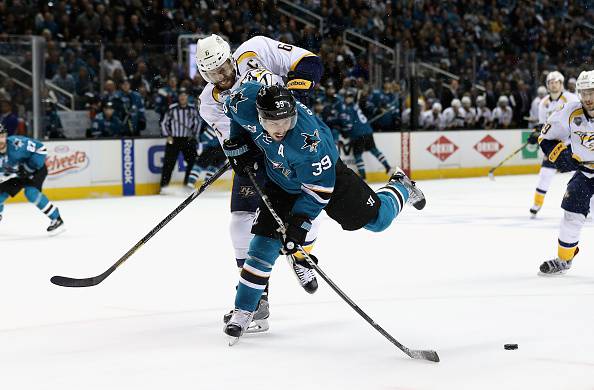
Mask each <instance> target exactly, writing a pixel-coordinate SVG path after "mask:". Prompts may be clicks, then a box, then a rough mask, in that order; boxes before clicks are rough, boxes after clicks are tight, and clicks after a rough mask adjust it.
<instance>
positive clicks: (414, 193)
mask: <svg viewBox="0 0 594 390" xmlns="http://www.w3.org/2000/svg"><path fill="white" fill-rule="evenodd" d="M391 183H400V184H402V185H403V186H404V187H406V189H407V190H408V203H410V204H412V205H413V207H414V208H415V209H417V210H422V209H423V208H424V207H425V205H426V204H427V201H426V199H425V195H424V194H423V191H421V190H420V189H419V188H418V187H417V186H416V182H414V181H413V180H411V179H409V177H408V176H406V175H405V174H404V172H402V171H401V170H397V171H396V172H395V173H394V174H393V175H392V177H390V180H389V181H388V185H390V184H391Z"/></svg>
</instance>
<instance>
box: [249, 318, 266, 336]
mask: <svg viewBox="0 0 594 390" xmlns="http://www.w3.org/2000/svg"><path fill="white" fill-rule="evenodd" d="M268 329H270V325H269V324H268V319H263V320H253V321H252V323H251V324H250V326H249V327H248V328H247V329H246V330H245V331H244V333H262V332H266V331H267V330H268Z"/></svg>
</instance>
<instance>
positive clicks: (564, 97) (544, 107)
mask: <svg viewBox="0 0 594 390" xmlns="http://www.w3.org/2000/svg"><path fill="white" fill-rule="evenodd" d="M579 101H580V99H578V97H577V96H576V95H574V94H573V93H571V92H568V91H563V92H562V93H561V95H560V96H559V98H558V99H557V100H553V98H551V95H547V96H545V97H543V98H542V100H541V101H540V103H538V123H539V124H544V123H545V122H546V121H547V119H548V118H549V117H550V116H551V114H552V113H554V112H555V111H557V110H560V109H561V108H563V106H564V105H565V104H567V103H573V102H579Z"/></svg>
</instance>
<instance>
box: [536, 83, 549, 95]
mask: <svg viewBox="0 0 594 390" xmlns="http://www.w3.org/2000/svg"><path fill="white" fill-rule="evenodd" d="M536 94H537V95H538V97H540V98H543V97H545V95H546V94H547V88H546V87H545V86H544V85H541V86H540V87H538V89H537V90H536Z"/></svg>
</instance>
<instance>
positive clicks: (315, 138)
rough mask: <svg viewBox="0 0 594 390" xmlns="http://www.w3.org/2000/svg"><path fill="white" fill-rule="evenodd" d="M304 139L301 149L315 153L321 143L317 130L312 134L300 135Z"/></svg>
mask: <svg viewBox="0 0 594 390" xmlns="http://www.w3.org/2000/svg"><path fill="white" fill-rule="evenodd" d="M301 135H302V136H303V138H304V140H303V141H304V144H303V146H302V147H301V149H307V148H309V151H310V152H312V153H313V152H317V151H318V144H319V143H320V141H321V138H320V132H319V131H318V129H315V130H314V132H313V134H307V133H301Z"/></svg>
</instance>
